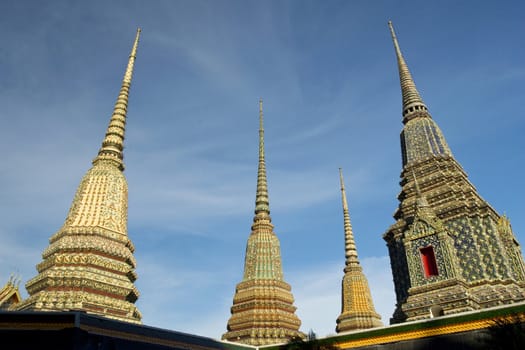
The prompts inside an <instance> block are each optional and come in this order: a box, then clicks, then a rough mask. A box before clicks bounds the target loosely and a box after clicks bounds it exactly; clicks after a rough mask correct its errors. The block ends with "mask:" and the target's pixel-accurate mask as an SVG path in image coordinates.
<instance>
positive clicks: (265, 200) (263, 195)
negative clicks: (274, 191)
mask: <svg viewBox="0 0 525 350" xmlns="http://www.w3.org/2000/svg"><path fill="white" fill-rule="evenodd" d="M255 215H256V218H262V217H268V218H269V216H270V201H269V197H268V181H267V179H266V162H265V160H264V124H263V101H262V98H260V99H259V166H258V170H257V193H256V196H255Z"/></svg>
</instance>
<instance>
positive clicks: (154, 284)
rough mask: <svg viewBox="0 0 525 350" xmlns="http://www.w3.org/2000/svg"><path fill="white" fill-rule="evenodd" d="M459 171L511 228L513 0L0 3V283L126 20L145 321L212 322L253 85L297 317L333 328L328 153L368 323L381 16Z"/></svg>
mask: <svg viewBox="0 0 525 350" xmlns="http://www.w3.org/2000/svg"><path fill="white" fill-rule="evenodd" d="M388 20H392V21H393V23H394V26H395V28H396V31H397V35H398V39H399V42H400V45H401V49H402V51H403V53H404V56H405V58H406V60H407V62H408V65H409V67H410V69H411V71H412V74H413V77H414V79H415V81H416V85H417V87H418V89H419V91H420V93H421V95H422V97H423V99H424V101H425V102H426V104H427V106H428V107H429V110H430V112H431V114H432V116H433V118H434V119H435V120H436V122H437V123H438V125H439V126H440V127H441V129H442V131H443V132H444V134H445V137H446V139H447V141H448V143H449V145H450V147H451V149H452V152H453V154H454V156H455V157H456V159H457V160H458V161H459V162H460V163H461V164H462V166H463V168H464V169H465V171H466V172H467V174H469V178H470V180H471V181H472V182H473V183H474V185H475V186H476V187H477V189H478V191H479V192H480V194H481V196H482V197H484V198H485V199H486V200H487V201H488V202H489V203H490V204H491V205H492V206H493V207H494V208H495V209H496V210H497V211H498V212H499V213H506V214H507V215H508V216H509V217H510V219H511V223H512V225H513V228H514V232H515V233H516V235H517V238H518V240H519V241H520V242H522V243H525V217H524V216H523V208H524V206H523V203H522V201H523V197H524V191H523V183H522V179H523V175H522V172H523V163H524V160H525V159H524V149H525V138H523V131H524V130H525V121H524V120H525V118H524V115H523V114H524V112H523V97H524V96H525V47H524V46H523V44H522V43H523V36H524V34H525V3H523V2H522V1H500V2H479V1H461V2H457V1H425V2H421V1H386V0H385V1H148V2H146V1H89V2H85V1H50V2H40V1H3V2H2V3H1V4H0V30H1V32H2V33H3V35H2V44H1V45H0V150H2V153H3V155H4V157H3V159H4V161H3V165H2V166H1V167H0V213H1V214H0V218H1V220H0V242H1V244H0V281H7V279H8V278H9V275H10V274H11V273H13V272H14V273H17V274H18V275H20V277H21V279H22V292H23V295H24V296H26V295H27V293H26V292H25V289H24V288H23V284H24V283H25V282H26V281H27V280H29V279H30V278H32V277H33V276H35V274H36V269H35V265H36V264H37V263H39V262H40V261H41V253H42V251H43V250H44V249H45V248H46V247H47V245H48V239H49V237H50V236H51V235H52V234H53V233H54V232H56V231H57V230H58V229H59V228H60V227H61V225H62V223H63V221H64V219H65V218H66V215H67V212H68V210H69V206H70V205H71V201H72V199H73V195H74V193H75V191H76V187H77V186H78V184H79V183H80V180H81V178H82V176H83V175H84V174H85V172H86V171H87V170H88V169H89V168H90V166H91V160H92V159H93V158H94V157H95V155H96V153H97V151H98V149H99V147H100V143H101V141H102V138H103V136H104V132H105V129H106V127H107V124H108V121H109V117H110V115H111V111H112V108H113V104H114V102H115V99H116V97H117V94H118V90H119V88H120V84H121V81H122V76H123V73H124V70H125V66H126V63H127V59H128V54H129V51H130V48H131V45H132V42H133V39H134V35H135V31H136V28H137V27H141V28H142V35H141V42H140V45H139V50H138V55H137V61H136V65H135V74H134V79H133V83H132V87H131V93H130V103H129V109H128V124H127V133H126V141H125V145H126V149H125V164H126V171H125V175H126V177H127V179H128V184H129V220H128V232H129V236H130V238H131V240H132V241H133V243H134V244H135V246H136V252H135V256H136V259H137V262H138V267H137V272H138V275H139V279H138V280H137V282H136V285H137V288H138V289H139V291H140V292H141V296H140V298H139V300H138V302H137V305H138V307H139V309H140V310H141V312H142V314H143V322H144V323H145V324H147V325H150V326H156V327H161V328H167V329H173V330H179V331H184V332H190V333H195V334H200V335H205V336H210V337H214V338H220V336H221V335H222V333H224V332H225V331H226V323H227V321H228V318H229V315H230V314H229V308H230V306H231V304H232V298H233V294H234V290H235V285H236V284H237V283H238V282H240V280H241V278H242V273H243V264H244V251H245V244H246V241H247V238H248V235H249V233H250V225H251V222H252V218H253V210H254V206H255V203H254V199H255V188H256V187H255V186H256V172H257V151H258V145H257V142H258V140H257V138H258V131H257V128H258V99H259V97H262V98H263V99H264V114H265V137H266V139H265V144H266V161H267V163H266V165H267V171H268V182H269V194H270V209H271V216H272V219H273V223H274V225H275V232H276V233H277V235H278V237H279V239H280V241H281V250H282V259H283V269H284V276H285V280H286V281H287V282H288V283H290V284H291V285H292V292H293V294H294V296H295V299H296V301H295V305H296V306H297V307H298V309H297V314H298V316H299V317H300V318H301V319H302V321H303V325H302V327H301V329H302V330H303V331H305V332H307V331H308V330H310V329H312V330H314V331H315V332H316V333H317V334H318V335H319V336H325V335H327V334H331V333H334V329H335V320H336V318H337V316H338V315H339V313H340V293H341V290H340V282H341V278H342V276H343V267H344V245H343V238H344V236H343V217H342V208H341V198H340V190H339V177H338V168H339V167H342V168H343V170H344V175H345V180H346V187H347V194H348V202H349V207H350V215H351V220H352V225H353V227H354V233H355V239H356V243H357V249H358V253H359V257H360V260H361V262H362V264H363V266H364V269H365V272H366V273H367V277H368V279H369V282H370V285H371V288H372V294H373V298H374V302H375V304H376V308H377V310H378V312H380V313H381V315H382V317H383V322H384V323H388V318H389V317H390V315H391V313H392V312H393V310H394V293H393V285H392V277H391V272H390V265H389V259H388V257H387V254H388V253H387V249H386V246H385V243H384V241H383V240H382V238H381V236H382V234H383V233H384V232H385V231H386V230H387V228H388V227H389V225H391V224H392V223H393V222H394V220H393V219H392V214H393V213H394V210H395V209H396V207H397V199H396V196H397V194H398V192H399V190H400V187H399V184H398V181H399V174H400V171H401V153H400V144H399V133H400V131H401V128H402V123H401V94H400V88H399V80H398V79H399V78H398V73H397V65H396V60H395V54H394V49H393V46H392V42H391V38H390V33H389V30H388V26H387V22H388ZM1 283H4V282H1Z"/></svg>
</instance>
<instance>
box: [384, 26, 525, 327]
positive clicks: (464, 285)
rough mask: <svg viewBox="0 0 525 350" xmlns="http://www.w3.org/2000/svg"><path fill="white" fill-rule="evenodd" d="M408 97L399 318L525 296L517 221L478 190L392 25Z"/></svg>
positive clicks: (391, 233) (399, 214)
mask: <svg viewBox="0 0 525 350" xmlns="http://www.w3.org/2000/svg"><path fill="white" fill-rule="evenodd" d="M389 25H390V30H391V34H392V39H393V41H394V48H395V51H396V56H397V62H398V68H399V77H400V83H401V92H402V97H403V113H402V114H403V124H404V127H403V130H402V132H401V149H402V159H403V169H402V172H401V181H400V185H401V187H402V188H401V192H400V194H399V195H398V199H399V206H398V208H397V210H396V212H395V214H394V219H395V220H396V222H395V224H393V225H392V226H391V227H390V228H389V229H388V230H387V232H386V233H385V234H384V236H383V238H384V239H385V241H386V243H387V246H388V249H389V254H390V261H391V267H392V274H393V278H394V286H395V292H396V299H397V300H396V301H397V305H396V310H395V311H394V315H393V318H392V319H391V322H392V323H398V322H403V321H407V320H409V321H410V320H416V319H422V318H427V317H431V315H430V312H429V310H430V308H431V307H433V306H439V307H440V308H441V309H442V310H443V313H444V314H452V313H458V312H462V311H471V310H477V309H482V308H486V307H491V306H495V305H501V304H510V303H513V302H518V301H523V300H525V264H524V261H523V257H522V254H521V249H520V245H519V243H518V242H517V240H516V238H515V236H514V234H513V232H512V228H511V226H510V222H509V220H508V219H507V218H506V217H505V216H500V215H499V214H498V213H497V212H496V211H495V210H494V208H492V207H491V206H490V205H489V204H488V203H487V202H486V201H485V200H484V199H483V198H481V196H480V195H479V194H478V192H477V190H476V188H475V187H474V186H473V185H472V183H470V181H469V180H468V178H467V174H466V173H465V171H464V170H463V169H462V167H461V165H460V164H459V163H458V162H457V161H456V159H455V158H454V156H453V155H452V152H451V150H450V148H449V146H448V145H447V142H446V140H445V138H444V136H443V134H442V132H441V130H440V129H439V127H438V126H437V124H436V123H435V122H434V120H433V119H432V117H431V116H430V113H429V111H428V109H427V106H426V105H425V103H424V102H423V100H422V98H421V96H420V95H419V92H418V91H417V89H416V86H415V84H414V80H413V79H412V76H411V74H410V71H409V70H408V66H407V64H406V62H405V60H404V57H403V55H402V54H401V50H400V48H399V44H398V41H397V38H396V35H395V32H394V29H393V27H392V24H391V23H389Z"/></svg>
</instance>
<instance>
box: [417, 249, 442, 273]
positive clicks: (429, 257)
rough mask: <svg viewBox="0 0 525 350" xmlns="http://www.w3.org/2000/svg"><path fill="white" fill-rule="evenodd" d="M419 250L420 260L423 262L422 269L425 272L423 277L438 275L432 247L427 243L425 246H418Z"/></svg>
mask: <svg viewBox="0 0 525 350" xmlns="http://www.w3.org/2000/svg"><path fill="white" fill-rule="evenodd" d="M419 252H420V253H421V262H422V263H423V271H424V272H425V277H426V278H429V277H432V276H437V275H438V267H437V262H436V255H435V254H434V248H433V247H432V246H431V245H429V246H428V247H425V248H420V249H419Z"/></svg>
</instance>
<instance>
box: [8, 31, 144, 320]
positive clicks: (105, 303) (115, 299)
mask: <svg viewBox="0 0 525 350" xmlns="http://www.w3.org/2000/svg"><path fill="white" fill-rule="evenodd" d="M139 35H140V29H138V30H137V35H136V37H135V42H134V44H133V48H132V50H131V54H130V56H129V61H128V66H127V68H126V72H125V74H124V79H123V82H122V86H121V89H120V92H119V95H118V98H117V102H116V103H115V108H114V110H113V114H112V116H111V120H110V122H109V127H108V129H107V132H106V136H105V137H104V141H103V142H102V147H101V148H100V151H99V153H98V156H97V157H96V158H95V159H94V160H93V162H92V167H91V169H89V170H88V171H87V173H86V174H85V175H84V177H83V178H82V180H81V182H80V185H79V186H78V188H77V192H76V194H75V197H74V199H73V203H72V205H71V207H70V209H69V212H68V215H67V217H66V220H65V221H64V224H63V225H62V227H61V228H60V230H58V232H56V233H55V234H54V235H52V236H51V238H50V239H49V246H48V247H47V248H46V249H45V250H44V252H43V253H42V259H43V260H42V262H40V263H39V264H38V265H37V271H38V274H37V275H36V276H35V277H33V278H32V279H31V280H29V281H28V282H27V283H26V289H27V292H28V294H29V298H27V299H26V300H24V301H22V302H21V303H19V304H18V305H17V309H18V310H36V311H67V310H81V311H85V312H88V313H93V314H97V315H101V316H105V317H108V318H112V319H117V320H121V321H126V322H131V323H140V322H141V321H140V320H141V317H142V316H141V314H140V312H139V311H138V309H137V307H136V306H135V301H136V300H137V299H138V297H139V292H138V290H137V289H136V287H135V286H134V283H133V282H134V281H135V280H136V279H137V274H136V272H135V267H136V263H135V258H134V256H133V252H134V249H135V248H134V247H133V244H132V242H131V240H130V239H129V238H128V233H127V215H128V184H127V181H126V178H125V177H124V173H123V170H124V164H123V162H122V159H123V154H122V151H123V141H124V126H125V123H126V108H127V104H128V94H129V88H130V84H131V76H132V74H133V64H134V62H135V56H136V54H137V45H138V41H139Z"/></svg>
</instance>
